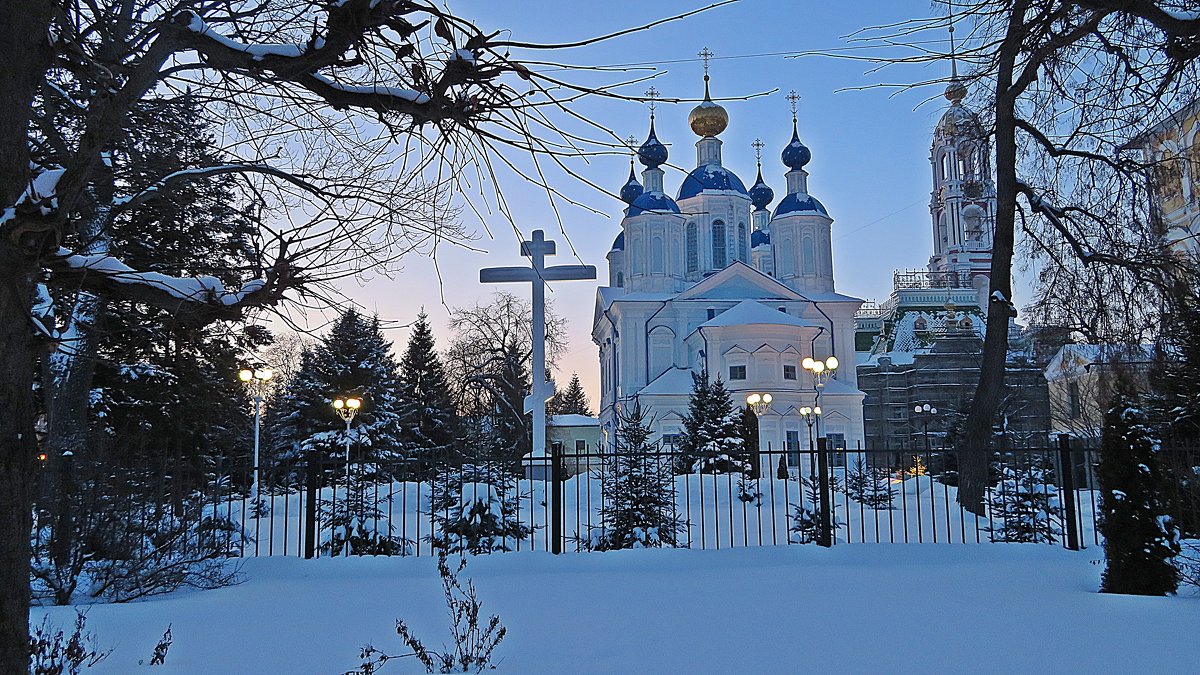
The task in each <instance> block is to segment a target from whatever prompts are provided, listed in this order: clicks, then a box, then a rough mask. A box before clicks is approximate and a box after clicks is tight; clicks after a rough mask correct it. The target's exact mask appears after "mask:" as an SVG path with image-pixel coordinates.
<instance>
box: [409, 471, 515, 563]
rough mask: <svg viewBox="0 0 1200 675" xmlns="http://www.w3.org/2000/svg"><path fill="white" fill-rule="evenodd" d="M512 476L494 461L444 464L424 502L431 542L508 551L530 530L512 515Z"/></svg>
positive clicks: (462, 549)
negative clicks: (429, 519)
mask: <svg viewBox="0 0 1200 675" xmlns="http://www.w3.org/2000/svg"><path fill="white" fill-rule="evenodd" d="M517 498H518V495H517V481H516V477H515V476H514V475H513V474H512V473H510V472H509V471H507V470H506V469H505V467H504V466H503V465H502V464H501V463H498V462H489V463H486V464H464V465H461V466H443V467H442V468H441V470H440V471H439V472H438V474H437V476H436V477H435V478H434V482H433V486H432V488H431V495H430V502H429V508H430V513H431V514H432V517H433V521H434V528H435V529H434V532H433V534H432V535H431V536H430V541H431V542H432V543H433V546H434V547H435V548H437V549H439V550H440V551H444V552H448V553H471V554H481V553H492V552H499V551H511V550H514V549H515V548H516V547H517V542H518V541H519V540H522V539H525V538H527V537H529V535H530V534H532V532H533V531H532V530H531V529H530V528H529V527H528V526H526V525H524V524H523V523H521V522H520V520H519V519H518V518H517Z"/></svg>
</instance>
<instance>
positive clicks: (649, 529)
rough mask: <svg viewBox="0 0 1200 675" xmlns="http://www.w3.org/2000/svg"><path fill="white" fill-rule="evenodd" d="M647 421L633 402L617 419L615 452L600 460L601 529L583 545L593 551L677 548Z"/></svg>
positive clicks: (670, 501) (677, 527) (667, 480)
mask: <svg viewBox="0 0 1200 675" xmlns="http://www.w3.org/2000/svg"><path fill="white" fill-rule="evenodd" d="M651 424H652V422H649V421H647V420H646V413H645V412H644V411H643V410H642V406H641V403H639V402H637V401H636V400H635V402H634V404H633V406H631V407H626V408H625V409H624V410H622V411H621V412H620V413H619V415H618V426H617V431H616V444H617V449H616V452H615V453H613V454H611V455H609V456H608V457H606V459H605V461H604V467H603V473H604V478H605V480H604V481H603V483H602V486H603V487H602V490H601V491H602V493H603V502H602V506H601V507H600V522H601V525H600V526H599V527H597V528H594V529H593V530H592V531H591V532H590V533H589V535H588V539H587V540H586V541H584V542H582V543H583V545H584V546H585V547H587V548H590V549H592V550H597V551H610V550H616V549H626V548H660V547H673V546H678V545H679V536H680V532H681V530H682V529H683V523H682V522H681V521H680V519H679V517H678V515H677V513H676V506H675V495H674V477H673V475H672V472H671V467H670V463H669V462H668V461H667V460H666V459H664V458H663V457H662V456H660V455H659V454H657V452H656V450H657V446H656V445H653V444H651V443H650V441H649V439H650V436H651V434H652V433H653V432H652V431H651V429H650V426H651Z"/></svg>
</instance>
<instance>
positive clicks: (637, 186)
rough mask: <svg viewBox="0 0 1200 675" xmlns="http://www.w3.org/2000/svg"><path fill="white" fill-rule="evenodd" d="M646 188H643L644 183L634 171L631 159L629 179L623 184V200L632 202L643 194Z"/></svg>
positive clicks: (628, 202) (627, 202)
mask: <svg viewBox="0 0 1200 675" xmlns="http://www.w3.org/2000/svg"><path fill="white" fill-rule="evenodd" d="M643 192H645V190H643V189H642V184H641V183H639V182H638V179H637V176H636V175H634V173H633V160H632V159H631V160H629V180H628V181H626V182H625V184H624V185H622V186H621V201H623V202H625V203H626V204H632V203H633V201H634V200H635V199H637V198H638V197H641V196H642V193H643Z"/></svg>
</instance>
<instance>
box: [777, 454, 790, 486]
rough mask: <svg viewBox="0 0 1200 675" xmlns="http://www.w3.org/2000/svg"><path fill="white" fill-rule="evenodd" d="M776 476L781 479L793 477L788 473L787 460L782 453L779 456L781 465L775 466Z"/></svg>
mask: <svg viewBox="0 0 1200 675" xmlns="http://www.w3.org/2000/svg"><path fill="white" fill-rule="evenodd" d="M775 477H776V478H778V479H779V480H787V479H789V478H791V474H790V473H788V468H787V460H786V458H784V457H783V456H782V455H780V456H779V466H777V467H776V468H775Z"/></svg>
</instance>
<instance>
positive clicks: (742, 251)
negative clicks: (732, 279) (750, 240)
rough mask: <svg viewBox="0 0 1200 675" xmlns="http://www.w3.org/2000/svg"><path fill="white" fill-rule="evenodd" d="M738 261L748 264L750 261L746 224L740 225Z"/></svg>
mask: <svg viewBox="0 0 1200 675" xmlns="http://www.w3.org/2000/svg"><path fill="white" fill-rule="evenodd" d="M737 246H738V248H737V252H738V259H739V260H741V261H742V262H746V261H747V260H749V259H750V254H749V253H748V252H747V250H746V224H745V223H738V243H737Z"/></svg>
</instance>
